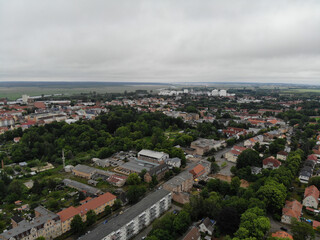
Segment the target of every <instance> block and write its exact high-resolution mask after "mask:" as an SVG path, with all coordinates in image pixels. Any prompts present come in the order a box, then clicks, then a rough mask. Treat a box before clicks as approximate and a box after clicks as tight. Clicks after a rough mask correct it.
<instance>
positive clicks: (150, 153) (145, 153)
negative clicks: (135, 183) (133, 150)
mask: <svg viewBox="0 0 320 240" xmlns="http://www.w3.org/2000/svg"><path fill="white" fill-rule="evenodd" d="M138 154H139V155H143V156H146V157H150V158H157V159H159V158H162V157H163V156H164V155H168V154H167V153H164V152H156V151H152V150H148V149H142V150H141V151H140V152H139V153H138Z"/></svg>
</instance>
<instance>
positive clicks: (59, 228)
mask: <svg viewBox="0 0 320 240" xmlns="http://www.w3.org/2000/svg"><path fill="white" fill-rule="evenodd" d="M115 200H116V196H114V195H113V194H111V193H109V192H107V193H104V194H102V195H100V196H98V197H95V198H88V199H87V201H85V202H83V204H82V205H80V206H78V207H73V206H71V207H69V208H66V209H64V210H62V211H60V212H58V213H53V212H51V211H49V210H48V209H46V208H44V207H42V206H39V207H37V208H35V209H34V212H35V217H34V218H33V219H32V220H31V221H28V220H24V219H22V218H21V217H18V216H14V217H13V218H12V219H11V222H12V229H9V230H8V231H5V232H3V233H2V234H0V239H1V240H35V239H37V238H39V237H44V238H45V239H54V238H56V237H58V236H60V235H62V234H63V233H65V232H67V231H69V230H70V229H71V221H72V219H73V218H74V217H75V216H76V215H80V216H81V218H82V220H83V221H86V217H87V216H86V214H87V212H88V211H90V210H93V211H94V212H95V213H96V214H100V213H102V212H103V211H104V208H105V207H106V206H107V205H108V206H112V205H113V203H114V201H115Z"/></svg>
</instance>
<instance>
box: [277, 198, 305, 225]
mask: <svg viewBox="0 0 320 240" xmlns="http://www.w3.org/2000/svg"><path fill="white" fill-rule="evenodd" d="M301 211H302V204H301V203H299V202H298V201H297V200H293V201H286V205H285V206H284V208H283V209H282V217H281V222H283V223H287V224H291V222H292V219H296V220H297V221H300V216H301Z"/></svg>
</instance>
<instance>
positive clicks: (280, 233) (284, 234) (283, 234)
mask: <svg viewBox="0 0 320 240" xmlns="http://www.w3.org/2000/svg"><path fill="white" fill-rule="evenodd" d="M272 237H277V238H290V239H293V237H292V236H291V235H290V234H289V233H287V232H284V231H278V232H275V233H272Z"/></svg>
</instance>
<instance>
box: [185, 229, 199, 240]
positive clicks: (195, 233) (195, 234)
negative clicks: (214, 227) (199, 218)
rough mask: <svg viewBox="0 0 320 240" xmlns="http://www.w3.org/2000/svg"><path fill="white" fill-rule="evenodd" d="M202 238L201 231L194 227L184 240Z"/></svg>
mask: <svg viewBox="0 0 320 240" xmlns="http://www.w3.org/2000/svg"><path fill="white" fill-rule="evenodd" d="M199 238H200V232H199V229H198V228H196V227H193V228H192V229H191V230H190V231H189V232H188V234H187V235H186V236H185V237H184V238H183V240H197V239H199Z"/></svg>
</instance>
